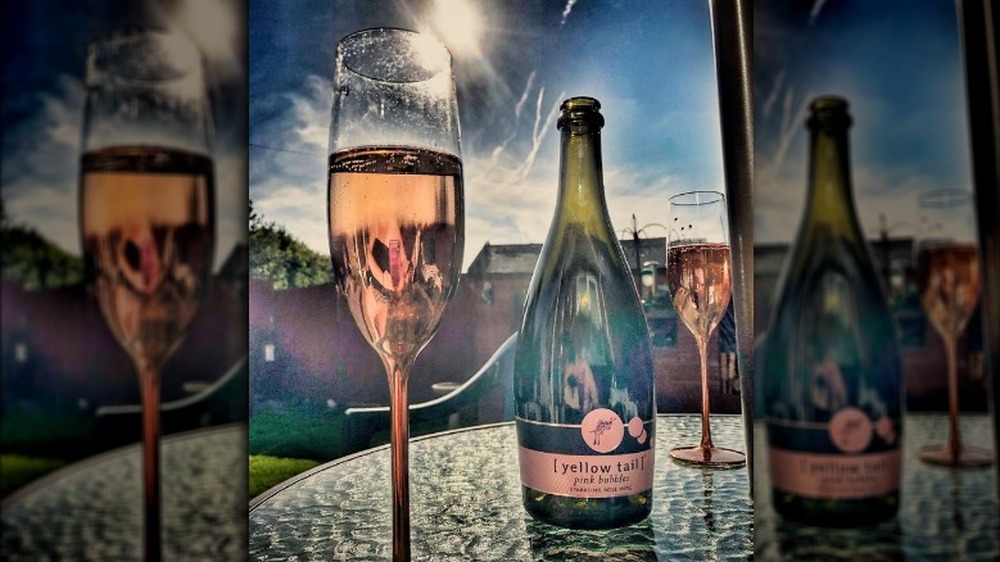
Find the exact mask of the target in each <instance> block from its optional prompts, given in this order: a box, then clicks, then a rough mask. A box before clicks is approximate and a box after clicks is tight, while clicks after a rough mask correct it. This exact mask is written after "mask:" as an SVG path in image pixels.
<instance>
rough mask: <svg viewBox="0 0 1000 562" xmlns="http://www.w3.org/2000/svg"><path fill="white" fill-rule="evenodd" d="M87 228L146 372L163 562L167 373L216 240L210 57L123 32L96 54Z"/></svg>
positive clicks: (97, 264) (85, 169)
mask: <svg viewBox="0 0 1000 562" xmlns="http://www.w3.org/2000/svg"><path fill="white" fill-rule="evenodd" d="M86 86H87V96H86V108H85V114H84V129H83V155H82V157H81V163H80V230H81V238H82V241H83V256H84V261H85V264H86V270H87V277H88V280H89V285H90V290H91V292H92V293H93V295H94V296H95V297H96V299H97V302H98V304H99V306H100V309H101V313H102V315H103V317H104V320H105V322H106V323H107V325H108V327H109V328H110V329H111V332H112V333H113V334H114V336H115V338H116V339H117V340H118V342H119V343H120V344H121V345H122V347H123V348H124V349H125V351H126V352H127V353H128V354H129V356H130V357H131V359H132V361H133V363H134V364H135V368H136V371H137V372H138V375H139V385H140V392H141V395H142V412H143V417H142V419H143V432H142V439H143V484H144V488H145V496H144V497H145V527H144V529H145V533H144V552H145V559H146V560H147V561H154V560H160V558H161V556H162V553H161V536H160V466H159V465H160V458H159V457H160V452H159V440H160V412H159V408H160V370H161V368H162V366H163V363H164V361H165V360H166V359H167V357H168V356H169V355H170V353H171V352H172V351H173V350H174V349H175V348H176V347H177V345H178V344H179V343H180V341H181V339H182V338H183V336H184V333H185V332H186V330H187V328H188V325H189V324H190V323H191V320H192V318H193V317H194V315H195V312H196V311H197V309H198V306H199V305H200V303H201V300H202V299H203V297H204V296H205V294H206V292H207V288H208V284H209V279H210V276H211V270H212V255H213V246H214V240H215V216H214V215H215V213H214V198H215V194H214V180H213V167H212V159H211V147H210V125H209V122H210V113H209V107H208V96H207V90H206V86H205V80H204V76H203V72H202V60H201V56H200V55H199V53H198V51H197V49H195V47H194V46H193V45H192V44H191V43H190V42H189V41H187V40H186V39H184V38H183V37H182V36H179V35H176V34H173V33H170V32H166V31H162V30H155V29H149V28H127V29H120V30H116V31H113V32H110V33H107V34H105V35H102V36H100V37H98V38H96V39H95V40H94V41H92V42H91V43H90V45H89V49H88V52H87V72H86Z"/></svg>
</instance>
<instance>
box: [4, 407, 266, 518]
mask: <svg viewBox="0 0 1000 562" xmlns="http://www.w3.org/2000/svg"><path fill="white" fill-rule="evenodd" d="M248 427H249V425H248V422H245V421H241V422H234V423H227V424H221V425H211V426H208V427H203V428H199V429H193V430H190V431H183V432H179V433H172V434H170V435H165V436H163V437H161V439H160V447H161V448H162V447H163V446H164V445H167V444H168V443H170V444H172V443H176V442H178V441H186V440H188V439H193V438H197V437H204V436H207V435H211V434H215V433H228V432H235V431H240V432H241V433H240V435H241V436H242V437H243V439H244V440H245V439H246V438H247V431H248ZM141 446H142V441H139V442H136V443H129V444H128V445H122V446H121V447H115V448H114V449H109V450H107V451H102V452H100V453H97V454H96V455H91V456H89V457H84V458H82V459H80V460H78V461H76V462H73V463H70V464H68V465H66V466H64V467H61V468H58V469H56V470H54V471H52V472H50V473H48V474H46V475H45V476H42V477H41V478H38V479H36V480H32V481H31V482H29V483H27V484H25V485H24V486H21V487H20V488H18V489H16V490H14V491H13V492H11V493H10V494H8V495H6V496H4V497H3V498H0V509H5V508H10V507H12V506H16V505H17V504H19V503H20V502H21V501H23V499H24V498H23V497H22V496H30V495H32V494H34V493H36V492H38V491H39V490H38V489H40V488H46V487H48V486H50V485H52V484H53V483H54V482H57V481H59V480H61V479H63V478H65V477H66V476H68V475H70V474H73V473H76V472H78V471H81V470H86V469H88V468H90V467H91V466H92V465H97V464H101V463H103V462H107V461H110V460H113V459H114V458H116V457H123V456H125V455H127V454H129V453H131V452H132V451H134V450H138V451H139V453H140V455H141V454H142V451H141ZM161 455H162V453H161Z"/></svg>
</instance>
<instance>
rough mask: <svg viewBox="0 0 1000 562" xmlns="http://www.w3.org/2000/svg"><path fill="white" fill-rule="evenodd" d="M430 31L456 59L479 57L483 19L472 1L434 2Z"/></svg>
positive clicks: (437, 0)
mask: <svg viewBox="0 0 1000 562" xmlns="http://www.w3.org/2000/svg"><path fill="white" fill-rule="evenodd" d="M428 19H429V24H430V30H431V31H432V32H433V33H434V34H435V35H437V36H438V37H439V38H440V39H441V41H442V42H444V44H445V45H447V46H448V49H449V50H450V51H451V53H452V55H454V56H455V57H466V56H468V57H479V56H480V55H481V54H482V53H481V50H480V45H479V41H480V39H481V37H482V30H483V24H482V18H481V17H480V14H479V12H477V11H476V9H475V7H474V6H473V5H472V3H471V2H470V0H434V2H433V3H432V5H431V8H430V12H429V14H428Z"/></svg>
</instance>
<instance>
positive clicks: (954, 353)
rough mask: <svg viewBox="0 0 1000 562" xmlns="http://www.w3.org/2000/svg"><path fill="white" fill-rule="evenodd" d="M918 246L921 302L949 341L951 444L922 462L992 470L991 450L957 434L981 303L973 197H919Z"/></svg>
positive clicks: (945, 193)
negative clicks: (967, 334)
mask: <svg viewBox="0 0 1000 562" xmlns="http://www.w3.org/2000/svg"><path fill="white" fill-rule="evenodd" d="M920 213H921V215H922V217H921V230H920V237H919V239H918V241H917V284H918V285H919V286H920V303H921V305H922V306H923V308H924V312H925V313H926V314H927V318H928V319H930V321H931V325H933V326H934V329H935V331H936V332H937V333H938V335H940V336H941V339H942V340H943V342H944V349H945V355H946V360H947V363H948V442H947V443H946V444H944V445H935V446H928V447H925V448H924V449H923V450H921V451H920V459H921V460H923V461H925V462H929V463H932V464H944V465H951V466H969V467H975V466H988V465H990V464H992V462H993V455H992V454H991V452H990V451H989V450H986V449H982V448H979V447H972V446H969V445H965V444H963V443H962V439H961V436H960V434H959V429H958V398H959V397H958V338H959V337H960V336H961V335H962V332H964V331H965V327H966V325H967V324H968V323H969V319H970V318H972V314H973V312H975V310H976V306H977V305H978V304H979V292H980V286H979V285H980V280H979V250H978V248H977V246H976V230H975V219H974V216H973V213H974V210H973V208H972V194H971V193H968V192H965V191H959V190H939V191H932V192H930V193H926V194H924V195H923V196H922V197H921V198H920Z"/></svg>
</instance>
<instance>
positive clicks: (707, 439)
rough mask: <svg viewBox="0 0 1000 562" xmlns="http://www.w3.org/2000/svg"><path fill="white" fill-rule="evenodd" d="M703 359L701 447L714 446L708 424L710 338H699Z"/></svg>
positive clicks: (700, 357) (701, 357) (699, 352)
mask: <svg viewBox="0 0 1000 562" xmlns="http://www.w3.org/2000/svg"><path fill="white" fill-rule="evenodd" d="M697 342H698V356H699V359H700V360H701V448H702V449H711V448H712V430H711V429H710V428H709V424H708V338H707V337H703V338H697Z"/></svg>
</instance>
